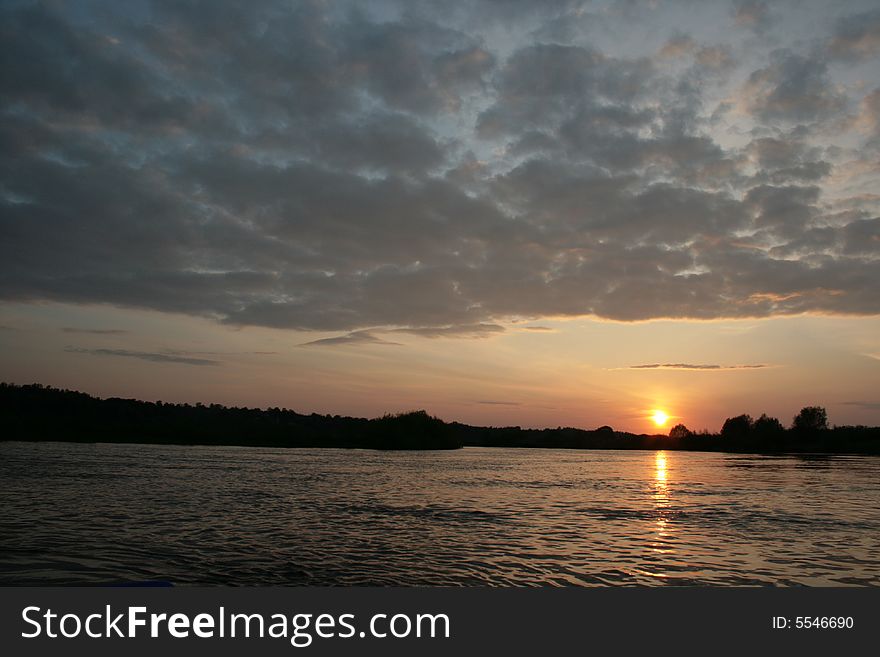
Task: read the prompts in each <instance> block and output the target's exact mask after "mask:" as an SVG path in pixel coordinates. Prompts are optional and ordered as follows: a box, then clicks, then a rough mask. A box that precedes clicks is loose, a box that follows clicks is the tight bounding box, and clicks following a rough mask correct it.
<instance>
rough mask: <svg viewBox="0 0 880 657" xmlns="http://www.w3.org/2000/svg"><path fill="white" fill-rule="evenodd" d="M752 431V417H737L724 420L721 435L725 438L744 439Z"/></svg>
mask: <svg viewBox="0 0 880 657" xmlns="http://www.w3.org/2000/svg"><path fill="white" fill-rule="evenodd" d="M751 430H752V416H751V415H745V414H744V415H737V416H736V417H729V418H727V419H726V420H724V426H722V427H721V435H722V436H723V437H725V438H744V437H745V436H748V435H749V432H750V431H751Z"/></svg>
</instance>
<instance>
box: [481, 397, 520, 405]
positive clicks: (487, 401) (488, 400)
mask: <svg viewBox="0 0 880 657" xmlns="http://www.w3.org/2000/svg"><path fill="white" fill-rule="evenodd" d="M477 403H478V404H485V405H486V406H522V404H520V403H519V402H512V401H495V400H494V399H481V400H479V401H478V402H477Z"/></svg>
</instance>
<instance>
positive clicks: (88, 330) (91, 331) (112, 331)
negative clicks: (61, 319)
mask: <svg viewBox="0 0 880 657" xmlns="http://www.w3.org/2000/svg"><path fill="white" fill-rule="evenodd" d="M61 331H62V333H82V334H91V335H125V334H127V333H130V331H125V330H123V329H97V328H76V327H74V326H65V327H64V328H62V329H61Z"/></svg>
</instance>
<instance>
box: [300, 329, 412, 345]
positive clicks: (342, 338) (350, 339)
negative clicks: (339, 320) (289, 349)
mask: <svg viewBox="0 0 880 657" xmlns="http://www.w3.org/2000/svg"><path fill="white" fill-rule="evenodd" d="M366 344H381V345H396V346H399V345H400V343H399V342H391V341H390V340H383V339H382V338H380V337H378V336H376V335H374V334H373V333H371V332H370V331H353V332H351V333H348V334H346V335H338V336H335V337H332V338H321V339H320V340H312V341H311V342H304V343H303V344H301V345H300V346H301V347H335V346H343V345H366Z"/></svg>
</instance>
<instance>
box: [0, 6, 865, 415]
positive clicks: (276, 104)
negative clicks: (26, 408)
mask: <svg viewBox="0 0 880 657" xmlns="http://www.w3.org/2000/svg"><path fill="white" fill-rule="evenodd" d="M0 12H2V23H0V33H2V38H0V50H2V57H0V68H2V82H0V96H2V112H3V120H2V123H0V142H2V148H0V208H2V212H0V236H2V239H0V357H2V376H0V378H2V379H3V380H8V381H14V382H17V383H26V382H31V381H39V382H42V383H47V384H52V385H60V386H65V387H71V388H76V389H80V390H84V391H87V392H91V393H95V394H100V395H120V396H137V397H141V398H146V399H163V400H165V401H206V402H220V403H228V404H248V405H255V406H268V405H272V406H274V405H279V406H286V407H290V408H294V409H296V410H300V411H303V412H312V411H317V412H331V413H343V414H357V415H377V414H381V413H384V412H386V411H398V410H406V409H410V408H427V409H428V410H429V411H431V412H433V413H436V414H439V415H441V416H442V417H444V418H446V419H457V420H462V421H467V422H474V423H491V424H519V425H523V426H557V425H575V426H583V427H593V426H596V425H599V424H611V425H612V426H614V427H616V428H620V429H629V430H635V431H644V430H648V429H649V424H648V421H647V419H646V416H647V415H648V414H649V412H650V411H651V410H652V409H655V408H662V409H664V410H666V411H667V412H668V413H669V414H670V415H672V416H673V418H674V419H675V420H676V421H678V420H680V421H684V422H685V423H686V424H687V425H688V426H690V427H691V428H695V429H697V428H702V427H707V428H710V429H717V428H718V427H719V426H720V424H721V422H722V421H723V420H724V418H725V417H727V416H728V415H733V414H738V413H741V412H749V413H751V414H753V415H757V414H760V413H761V412H768V413H771V414H774V415H778V416H780V417H781V418H782V419H783V421H784V422H786V423H787V422H788V421H789V420H790V418H791V416H792V415H793V414H794V413H795V412H796V411H797V410H798V409H799V408H800V407H801V406H803V405H806V404H821V405H825V406H827V407H828V410H829V416H830V419H831V421H832V422H834V423H838V424H847V423H870V424H880V394H878V391H880V317H878V316H880V218H878V215H880V184H878V183H880V66H878V58H880V3H878V2H877V0H873V1H856V0H852V1H848V2H841V3H830V2H825V1H821V0H819V1H814V2H811V1H808V0H780V1H777V2H761V1H758V0H734V1H722V2H705V1H699V2H698V1H696V0H693V1H688V0H678V1H673V0H669V1H665V2H664V1H663V0H656V1H653V2H648V1H642V0H617V1H610V2H598V1H596V2H584V1H575V0H553V1H547V0H545V1H543V2H530V1H526V0H473V1H471V2H443V3H439V2H420V1H412V0H406V1H403V0H400V1H399V2H394V1H387V2H352V3H348V2H331V1H329V0H327V1H324V2H320V1H317V0H316V1H312V2H309V1H304V2H294V1H292V0H266V1H262V0H260V1H252V2H247V3H242V2H233V1H231V0H230V1H225V0H220V1H212V2H178V1H173V2H172V1H170V0H169V1H167V2H165V1H158V0H157V1H155V2H138V1H132V2H125V3H117V2H90V1H88V0H86V1H83V2H76V3H70V2H61V1H58V2H52V1H47V2H21V1H17V0H7V1H6V2H4V3H3V5H2V9H0Z"/></svg>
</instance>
